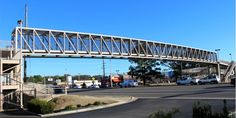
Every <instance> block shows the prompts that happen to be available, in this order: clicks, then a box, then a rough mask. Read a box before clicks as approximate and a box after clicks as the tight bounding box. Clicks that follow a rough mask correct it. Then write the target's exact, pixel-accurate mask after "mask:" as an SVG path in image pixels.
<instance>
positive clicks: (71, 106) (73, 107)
mask: <svg viewBox="0 0 236 118" xmlns="http://www.w3.org/2000/svg"><path fill="white" fill-rule="evenodd" d="M75 109H77V107H76V106H74V105H68V106H66V107H65V110H75Z"/></svg>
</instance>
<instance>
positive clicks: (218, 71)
mask: <svg viewBox="0 0 236 118" xmlns="http://www.w3.org/2000/svg"><path fill="white" fill-rule="evenodd" d="M217 74H218V77H219V79H220V80H221V77H220V62H219V61H218V63H217Z"/></svg>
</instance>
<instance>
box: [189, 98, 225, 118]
mask: <svg viewBox="0 0 236 118" xmlns="http://www.w3.org/2000/svg"><path fill="white" fill-rule="evenodd" d="M223 103H224V106H223V109H222V111H223V112H212V110H211V106H210V105H207V104H200V102H199V101H198V102H197V103H194V105H193V118H229V116H228V114H229V111H228V109H227V104H226V100H224V101H223Z"/></svg>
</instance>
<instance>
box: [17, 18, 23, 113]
mask: <svg viewBox="0 0 236 118" xmlns="http://www.w3.org/2000/svg"><path fill="white" fill-rule="evenodd" d="M18 24H20V62H21V63H20V66H22V36H23V32H22V24H23V22H22V20H18ZM20 70H21V71H20V108H21V109H23V77H22V67H21V69H20Z"/></svg>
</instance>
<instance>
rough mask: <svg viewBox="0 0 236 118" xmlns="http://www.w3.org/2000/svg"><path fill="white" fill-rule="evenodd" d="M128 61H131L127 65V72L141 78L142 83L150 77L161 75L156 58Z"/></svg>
mask: <svg viewBox="0 0 236 118" xmlns="http://www.w3.org/2000/svg"><path fill="white" fill-rule="evenodd" d="M129 62H130V63H132V64H133V65H131V66H130V67H129V72H128V74H129V75H131V76H132V77H133V76H137V77H139V78H141V79H142V80H143V84H144V85H145V84H146V80H147V79H149V80H150V79H151V77H156V78H157V77H161V72H160V70H161V68H159V67H158V66H159V65H160V64H159V62H158V61H157V60H151V59H129Z"/></svg>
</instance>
